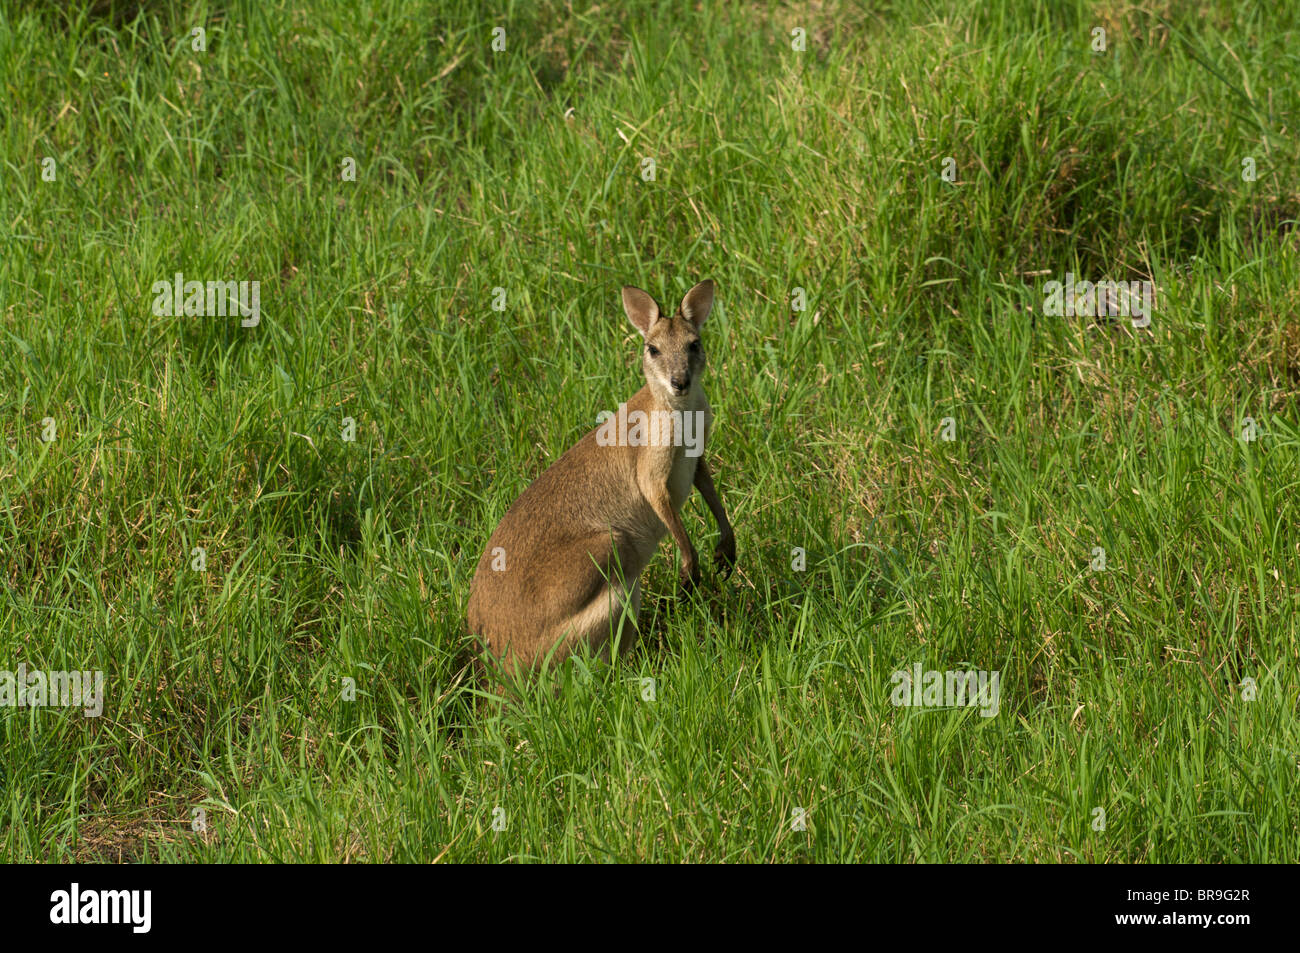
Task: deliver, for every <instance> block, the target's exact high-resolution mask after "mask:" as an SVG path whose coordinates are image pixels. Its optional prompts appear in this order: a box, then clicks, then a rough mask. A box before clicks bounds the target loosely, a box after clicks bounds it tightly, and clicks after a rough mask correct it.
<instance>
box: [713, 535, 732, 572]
mask: <svg viewBox="0 0 1300 953" xmlns="http://www.w3.org/2000/svg"><path fill="white" fill-rule="evenodd" d="M713 568H714V571H716V572H717V573H718V575H720V576H721V577H722V578H723V579H726V578H727V577H728V576H730V575H731V571H732V570H733V569H735V568H736V537H734V536H724V537H723V538H722V539H721V540H720V541H719V542H718V548H717V549H715V550H714V551H713Z"/></svg>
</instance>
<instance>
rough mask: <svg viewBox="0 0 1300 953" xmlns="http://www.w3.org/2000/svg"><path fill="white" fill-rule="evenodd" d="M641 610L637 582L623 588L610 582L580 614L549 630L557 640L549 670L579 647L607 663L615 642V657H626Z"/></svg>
mask: <svg viewBox="0 0 1300 953" xmlns="http://www.w3.org/2000/svg"><path fill="white" fill-rule="evenodd" d="M640 608H641V581H640V580H639V579H638V580H637V581H636V582H635V583H633V585H632V587H631V589H630V591H629V589H628V587H627V586H626V585H624V584H623V583H622V582H620V581H617V580H612V581H611V582H610V584H609V585H608V586H606V587H605V588H603V589H602V590H601V591H600V592H599V593H598V594H597V596H596V597H595V598H594V599H592V600H591V602H589V603H587V605H585V606H583V608H582V609H581V610H579V611H578V612H576V613H574V614H573V615H572V616H570V617H569V618H568V619H565V620H564V621H563V622H561V623H560V624H559V625H557V626H556V627H555V629H554V630H553V631H554V633H555V635H556V636H557V638H556V640H555V641H556V642H557V643H558V644H557V645H556V648H555V651H554V652H553V653H551V655H550V659H551V666H552V667H554V666H556V665H559V664H560V663H561V662H563V661H564V660H565V659H567V658H568V657H569V656H570V655H572V654H573V653H574V652H575V651H577V650H578V649H579V648H580V647H581V646H582V645H584V644H585V645H587V646H588V648H589V649H590V650H591V652H592V653H593V654H595V655H599V656H600V657H601V658H603V659H604V660H605V661H609V660H610V657H611V655H612V646H613V644H614V642H615V641H617V642H618V646H619V655H620V656H626V655H627V653H628V652H630V651H631V649H632V646H633V645H635V644H636V642H637V638H638V636H639V634H640V633H639V632H638V630H637V624H636V619H637V614H638V612H639V610H640Z"/></svg>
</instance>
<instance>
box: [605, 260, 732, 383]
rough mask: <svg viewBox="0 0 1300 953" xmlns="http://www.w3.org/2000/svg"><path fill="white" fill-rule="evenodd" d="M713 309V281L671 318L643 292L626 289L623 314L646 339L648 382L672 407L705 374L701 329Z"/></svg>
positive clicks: (699, 288)
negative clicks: (661, 312)
mask: <svg viewBox="0 0 1300 953" xmlns="http://www.w3.org/2000/svg"><path fill="white" fill-rule="evenodd" d="M712 307H713V282H712V281H701V282H700V283H699V284H698V285H696V286H695V287H694V288H692V289H691V290H690V291H688V292H686V297H684V298H682V303H681V306H680V307H678V309H677V313H676V314H674V315H673V316H672V317H671V318H670V317H667V316H665V315H663V314H660V313H659V305H657V304H655V299H654V298H652V297H650V296H649V295H648V294H646V293H645V292H644V291H642V290H641V289H640V288H632V287H630V286H629V287H625V288H624V289H623V310H624V311H626V312H627V316H628V318H629V319H630V320H631V322H632V323H633V324H634V325H636V329H637V330H638V331H640V332H641V336H642V337H644V338H645V351H644V352H643V357H642V362H641V366H642V369H643V370H644V371H645V379H646V381H647V383H649V384H650V386H651V388H653V389H654V390H655V391H656V392H657V393H658V394H659V395H660V397H662V398H663V399H664V400H666V401H667V402H668V403H676V402H679V401H681V400H683V399H684V398H685V397H686V396H687V395H688V394H690V392H691V390H692V389H693V388H694V387H696V386H697V383H698V381H699V379H700V376H701V375H702V374H703V373H704V345H703V344H701V343H700V328H701V327H702V326H703V325H704V320H705V318H707V317H708V316H709V309H711V308H712Z"/></svg>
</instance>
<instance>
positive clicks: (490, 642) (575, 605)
mask: <svg viewBox="0 0 1300 953" xmlns="http://www.w3.org/2000/svg"><path fill="white" fill-rule="evenodd" d="M712 307H713V282H712V281H702V282H700V283H699V284H698V285H696V286H695V287H694V288H692V289H691V290H690V291H688V292H687V293H686V296H685V297H684V298H683V299H682V303H681V306H680V307H679V308H678V309H677V313H676V314H675V315H673V316H672V317H666V316H664V315H663V314H661V313H660V311H659V306H658V305H657V304H656V303H655V300H654V299H653V298H652V297H650V295H648V294H646V293H645V292H644V291H641V290H640V289H639V288H631V287H625V288H624V289H623V309H624V310H625V311H626V312H627V316H628V318H629V319H630V320H631V321H632V324H633V325H635V326H636V329H637V330H638V331H640V332H641V335H642V337H644V338H645V350H644V352H643V357H642V369H643V371H644V373H645V379H646V384H645V386H644V387H642V388H641V389H640V390H639V391H637V392H636V394H635V395H634V396H633V397H632V399H631V400H629V401H628V402H627V403H626V404H625V405H623V406H621V407H620V408H619V412H618V414H617V415H614V414H608V413H607V414H602V415H601V416H602V417H604V418H606V419H605V421H604V423H603V424H602V426H600V427H597V428H596V429H595V430H593V431H591V432H590V433H588V434H587V435H586V436H585V437H583V438H582V439H581V440H579V441H578V442H577V443H576V444H574V445H573V446H572V447H571V448H569V450H568V451H567V452H566V453H565V454H564V455H563V456H561V457H560V459H558V460H556V461H555V463H554V464H552V465H551V466H550V467H549V468H548V469H547V470H546V471H545V472H543V473H542V475H541V476H539V477H538V478H537V479H536V480H535V481H533V483H532V485H531V486H529V487H528V488H527V489H526V490H524V492H523V493H522V494H521V495H520V497H519V499H517V500H515V502H514V504H513V505H512V506H511V507H510V509H509V510H507V511H506V515H505V516H504V517H502V519H501V523H500V525H499V526H497V528H496V531H495V532H494V533H493V534H492V536H491V538H490V539H489V540H488V544H487V549H486V550H485V551H484V553H483V556H482V557H481V558H480V559H479V561H478V568H477V569H476V570H475V573H474V579H473V581H472V582H471V583H470V589H469V607H468V612H467V616H468V622H469V630H470V633H471V634H472V635H474V636H476V637H477V638H478V639H479V641H480V642H481V643H482V644H483V646H484V647H485V648H486V649H487V650H488V651H489V652H490V653H491V654H492V655H493V656H494V657H495V658H496V659H497V660H499V661H500V663H501V664H502V666H503V667H504V668H505V669H506V670H508V671H513V672H516V673H526V672H529V671H532V670H535V669H537V668H538V667H540V666H541V664H542V663H543V661H544V660H546V659H549V660H550V661H551V662H552V663H555V664H558V663H559V662H561V661H563V660H564V659H565V658H567V657H568V656H569V655H571V654H572V653H573V652H574V651H575V650H576V649H577V648H578V647H579V646H581V645H584V644H585V645H587V646H589V647H590V648H591V650H592V651H593V652H595V653H596V654H598V655H600V656H602V657H604V658H605V659H609V657H610V646H611V642H613V643H616V644H617V645H618V646H619V651H620V652H622V653H626V652H627V651H628V650H629V649H630V648H631V647H632V645H633V644H634V643H635V642H636V640H637V638H638V637H639V634H640V633H639V630H638V629H637V615H638V613H639V612H640V609H641V571H642V570H643V569H645V567H646V564H647V563H649V561H650V558H651V557H652V556H653V555H654V553H655V550H656V548H657V547H658V545H659V541H660V540H662V539H663V537H664V534H665V533H671V534H672V537H673V542H675V543H676V544H677V548H678V550H680V551H681V571H680V574H679V579H680V582H681V585H682V587H683V589H684V590H686V591H689V590H690V589H692V588H693V587H694V586H695V584H696V583H698V582H699V579H700V573H699V567H698V566H697V565H696V557H695V547H694V546H692V545H691V541H690V539H689V538H688V537H687V535H686V529H685V527H684V526H683V525H682V520H681V516H680V515H679V513H680V511H681V508H682V504H683V503H685V502H686V498H687V497H688V496H690V494H691V487H692V486H695V487H698V488H699V491H700V494H701V495H702V496H703V497H704V502H705V503H707V504H708V506H709V510H710V511H711V512H712V513H713V518H714V519H715V520H716V521H717V524H718V530H719V532H720V533H721V539H720V540H719V542H718V546H717V549H716V550H715V551H714V554H713V558H714V561H715V564H716V565H717V567H718V569H719V570H721V571H723V572H724V573H725V572H730V570H731V568H732V567H733V566H734V565H735V562H736V538H735V534H734V533H733V532H732V529H731V523H730V522H729V521H728V520H727V511H726V510H725V509H724V508H723V506H722V500H721V498H719V496H718V491H717V489H715V487H714V485H713V477H712V475H711V474H710V473H709V465H708V464H707V463H706V462H705V459H704V455H703V450H704V446H705V444H706V442H707V440H708V433H709V430H710V428H711V427H712V425H713V411H712V410H711V409H710V407H709V402H708V400H707V399H706V398H705V396H704V389H703V387H702V386H701V384H700V378H701V376H702V374H703V372H704V360H705V359H704V349H703V347H701V345H700V327H701V326H702V325H703V324H704V320H705V319H706V318H707V317H708V316H709V310H710V309H711V308H712ZM638 412H639V414H640V416H638ZM634 421H635V423H634ZM616 423H617V427H616V426H615V424H616ZM692 438H694V439H693V440H692Z"/></svg>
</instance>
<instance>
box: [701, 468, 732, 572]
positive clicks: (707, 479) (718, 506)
mask: <svg viewBox="0 0 1300 953" xmlns="http://www.w3.org/2000/svg"><path fill="white" fill-rule="evenodd" d="M695 488H696V489H697V490H699V491H700V496H702V497H704V502H705V503H707V504H708V506H709V512H710V513H712V514H713V519H714V520H715V521H716V522H717V524H718V532H719V533H721V534H722V538H721V539H720V540H718V548H717V549H715V550H714V551H713V567H714V569H715V570H717V571H718V572H719V573H721V574H722V576H723V577H724V578H725V577H726V576H728V575H730V574H731V570H732V569H733V568H735V565H736V534H735V533H734V532H732V529H731V521H730V520H729V519H727V511H726V509H725V508H723V506H722V497H720V496H718V489H717V487H715V486H714V485H713V474H711V473H710V472H709V464H708V462H707V461H705V459H704V457H703V456H701V457H700V462H699V463H698V464H696V466H695Z"/></svg>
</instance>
